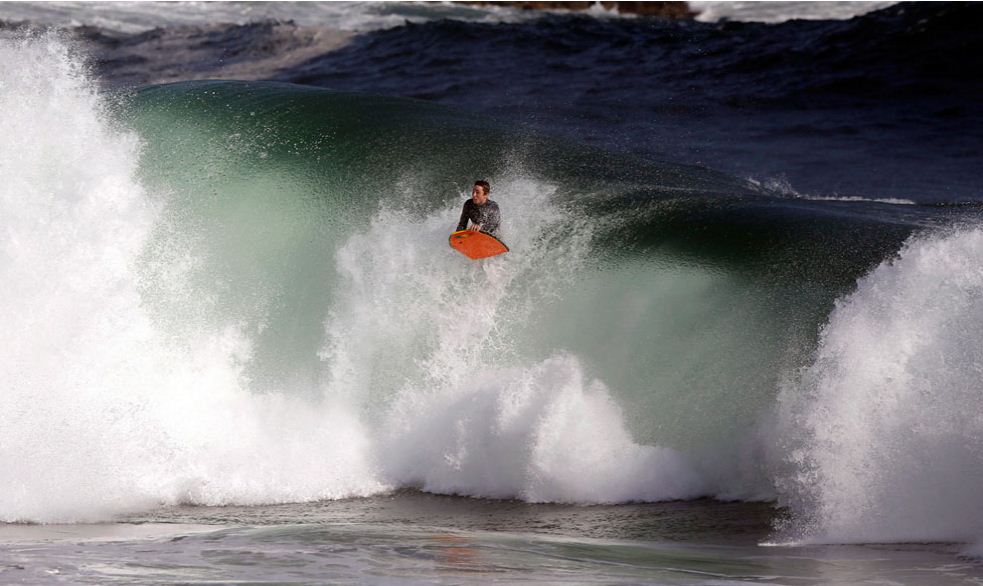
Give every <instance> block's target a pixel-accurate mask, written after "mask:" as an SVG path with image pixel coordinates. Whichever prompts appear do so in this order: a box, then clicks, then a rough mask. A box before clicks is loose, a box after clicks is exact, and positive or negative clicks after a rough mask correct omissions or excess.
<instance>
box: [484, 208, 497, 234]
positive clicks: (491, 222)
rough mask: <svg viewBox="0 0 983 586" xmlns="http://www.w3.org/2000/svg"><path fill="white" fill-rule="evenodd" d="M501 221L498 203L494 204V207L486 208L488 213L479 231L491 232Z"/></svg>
mask: <svg viewBox="0 0 983 586" xmlns="http://www.w3.org/2000/svg"><path fill="white" fill-rule="evenodd" d="M501 222H502V213H501V212H500V211H499V209H498V204H495V207H493V208H491V209H490V210H488V215H487V216H486V217H485V221H484V223H482V224H481V231H482V232H489V233H493V232H495V230H498V225H499V224H500V223H501Z"/></svg>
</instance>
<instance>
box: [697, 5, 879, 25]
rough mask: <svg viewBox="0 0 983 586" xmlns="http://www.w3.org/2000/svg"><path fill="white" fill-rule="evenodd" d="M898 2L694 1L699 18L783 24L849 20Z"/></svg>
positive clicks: (704, 19)
mask: <svg viewBox="0 0 983 586" xmlns="http://www.w3.org/2000/svg"><path fill="white" fill-rule="evenodd" d="M892 4H897V2H719V1H702V0H701V1H691V2H689V5H690V8H692V9H693V10H694V11H696V12H698V13H699V14H698V15H697V16H696V20H699V21H702V22H716V21H718V20H722V19H727V20H734V21H742V22H767V23H780V22H785V21H788V20H797V19H799V20H847V19H850V18H853V17H854V16H860V15H863V14H867V13H868V12H873V11H875V10H880V9H882V8H887V7H888V6H891V5H892Z"/></svg>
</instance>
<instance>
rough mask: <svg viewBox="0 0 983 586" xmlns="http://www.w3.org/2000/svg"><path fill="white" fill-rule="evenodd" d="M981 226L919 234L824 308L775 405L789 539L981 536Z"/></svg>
mask: <svg viewBox="0 0 983 586" xmlns="http://www.w3.org/2000/svg"><path fill="white" fill-rule="evenodd" d="M981 335H983V230H981V229H979V228H971V229H962V230H959V231H956V232H953V233H950V234H944V235H938V234H936V235H928V236H921V237H917V238H914V239H912V240H911V241H909V242H908V243H907V244H906V245H905V246H904V248H903V249H902V250H901V252H900V253H899V255H898V257H897V258H895V259H893V260H890V261H886V262H884V263H883V264H881V266H879V267H878V268H877V269H875V270H874V271H873V272H871V273H870V274H869V275H868V276H866V277H864V278H863V279H861V280H860V281H859V283H858V286H857V290H856V292H855V293H853V294H852V295H850V296H848V297H847V298H845V299H843V300H841V301H840V302H838V303H837V306H836V309H835V311H834V312H833V313H832V315H831V316H830V319H829V323H828V325H827V326H826V327H825V329H824V331H823V333H822V338H821V342H820V344H819V347H818V350H817V357H816V360H815V363H814V364H813V365H812V366H810V367H809V368H807V369H805V370H804V372H803V373H802V376H801V381H800V383H799V384H798V385H794V386H792V387H790V388H788V389H786V390H785V392H784V393H783V395H782V397H781V405H782V410H783V412H782V420H783V435H784V445H783V449H784V450H786V453H785V457H786V464H787V465H788V466H789V467H790V468H789V469H788V470H787V471H786V472H785V474H784V475H783V476H782V477H781V483H782V490H783V492H784V494H785V498H786V499H787V500H788V501H789V504H790V505H791V506H792V508H793V511H794V512H795V513H796V519H795V521H794V522H793V526H792V527H790V528H789V533H788V537H789V538H790V539H798V540H801V539H804V540H813V541H833V542H870V541H874V542H878V541H937V540H943V541H972V540H978V539H980V538H981V537H983V516H981V515H980V511H981V510H983V492H981V491H980V487H981V486H983V466H981V465H980V464H981V462H983V418H981V417H980V415H979V409H978V406H979V404H980V398H981V394H983V381H981V373H983V346H981V345H980V336H981Z"/></svg>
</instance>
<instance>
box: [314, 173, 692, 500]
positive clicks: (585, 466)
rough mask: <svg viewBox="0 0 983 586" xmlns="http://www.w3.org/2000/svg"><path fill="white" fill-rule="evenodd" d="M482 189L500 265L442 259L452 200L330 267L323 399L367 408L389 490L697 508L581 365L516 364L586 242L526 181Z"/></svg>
mask: <svg viewBox="0 0 983 586" xmlns="http://www.w3.org/2000/svg"><path fill="white" fill-rule="evenodd" d="M491 183H492V185H493V192H492V197H493V198H496V197H497V194H498V193H502V194H504V196H503V199H500V200H499V204H500V205H501V207H502V210H503V215H504V217H505V218H506V223H505V224H504V226H503V234H502V235H501V236H502V238H503V239H504V240H505V242H506V243H507V244H509V246H510V247H511V249H512V252H511V253H509V254H507V255H505V256H502V257H497V258H493V259H487V260H484V261H479V262H472V261H469V260H467V259H465V258H464V257H463V256H461V255H459V254H458V253H456V252H454V251H453V250H451V249H450V248H449V247H448V246H447V245H446V240H447V233H448V230H449V229H450V228H451V227H453V226H454V224H455V223H456V221H457V216H458V214H459V213H460V203H462V202H463V200H462V202H459V203H456V204H455V205H454V206H453V207H450V208H444V209H442V210H438V211H437V212H435V213H433V214H429V215H426V216H423V217H416V218H414V217H413V215H414V214H413V213H412V212H407V211H401V210H386V209H384V210H382V211H380V213H379V214H378V215H377V217H376V219H375V220H374V221H373V224H372V225H371V226H370V227H369V229H368V230H367V231H366V232H365V233H363V234H360V235H356V236H354V237H353V238H351V239H350V240H349V242H348V243H347V244H346V245H345V246H344V247H343V248H342V249H341V251H340V252H339V254H338V270H339V273H340V274H341V275H342V278H343V284H342V286H341V290H340V292H339V297H338V303H337V306H336V307H335V309H334V311H333V312H332V315H331V317H330V319H329V320H328V322H327V324H326V331H327V332H328V334H329V340H328V343H327V344H326V346H325V349H324V352H323V357H324V359H325V361H326V364H327V365H328V369H329V377H328V380H329V382H328V387H329V389H331V392H332V393H335V392H342V393H343V394H346V395H350V394H355V395H362V396H363V397H364V396H365V395H368V397H366V398H364V399H363V403H365V404H367V405H370V406H372V410H374V411H375V412H376V413H377V414H378V416H377V418H375V419H374V426H375V428H376V429H377V437H378V441H379V447H378V462H379V465H380V467H381V470H382V474H383V477H384V478H385V480H386V482H387V483H389V484H391V485H394V486H415V487H420V488H423V489H424V490H428V491H433V492H439V493H450V494H462V495H470V496H479V497H496V498H521V499H524V500H528V501H536V502H545V501H563V502H582V503H608V502H624V501H629V500H664V499H675V498H687V497H692V496H696V495H700V494H705V491H706V488H705V486H704V483H703V482H702V480H701V479H700V478H699V476H698V474H697V473H696V472H695V471H694V470H693V468H692V467H691V466H690V465H689V464H688V463H687V462H685V461H684V458H683V456H681V455H680V454H679V453H677V452H675V451H673V450H670V449H666V448H661V447H655V446H644V445H640V444H638V443H636V442H635V441H634V440H633V439H632V438H631V436H630V435H629V433H628V431H627V429H626V428H625V425H624V421H623V417H622V414H621V412H620V409H619V408H618V406H617V405H616V403H615V402H614V400H613V398H612V396H611V394H610V393H609V392H608V390H607V389H606V388H605V387H604V385H603V383H601V382H600V381H596V380H590V379H589V377H587V376H586V375H585V373H584V369H583V367H582V366H581V364H580V362H579V360H578V359H577V358H576V357H574V356H571V355H568V354H558V355H557V356H554V357H552V358H545V359H543V360H540V361H536V360H530V359H529V358H526V357H522V356H519V355H518V353H517V352H515V350H516V349H515V348H513V347H512V343H513V340H514V338H515V335H514V334H515V328H522V327H525V325H526V323H527V322H528V319H529V317H530V316H531V315H532V313H533V312H534V311H539V310H541V309H542V307H543V305H544V304H545V303H547V302H548V300H549V299H550V298H551V297H553V296H556V295H558V294H559V292H560V291H561V289H562V288H561V285H563V284H564V283H567V282H569V281H570V279H572V278H574V276H575V275H576V274H577V270H578V268H579V267H580V266H581V265H582V263H584V262H585V261H586V254H587V251H588V250H589V245H590V239H591V229H590V227H589V225H587V224H586V223H585V222H584V221H583V220H582V219H578V218H577V217H576V216H574V215H571V214H569V213H566V212H564V211H562V210H560V209H558V208H556V207H555V206H554V205H553V204H552V203H551V199H552V196H553V194H554V192H555V190H556V187H555V186H553V185H550V184H549V183H546V182H544V181H540V180H537V179H535V178H533V177H530V176H529V175H528V173H525V172H523V171H521V170H517V169H513V170H512V171H511V172H510V173H507V174H504V175H502V176H499V177H493V178H491ZM396 199H397V200H398V199H400V198H398V197H397V198H396ZM435 247H439V250H440V253H439V254H434V249H435ZM379 250H386V251H390V252H389V253H387V254H379V253H378V251H379ZM380 406H381V407H380Z"/></svg>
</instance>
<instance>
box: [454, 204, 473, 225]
mask: <svg viewBox="0 0 983 586" xmlns="http://www.w3.org/2000/svg"><path fill="white" fill-rule="evenodd" d="M469 203H471V200H470V199H469V200H468V201H466V202H464V209H462V210H461V220H460V221H459V222H458V223H457V231H458V232H460V231H461V230H464V229H465V228H467V227H468V204H469Z"/></svg>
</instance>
